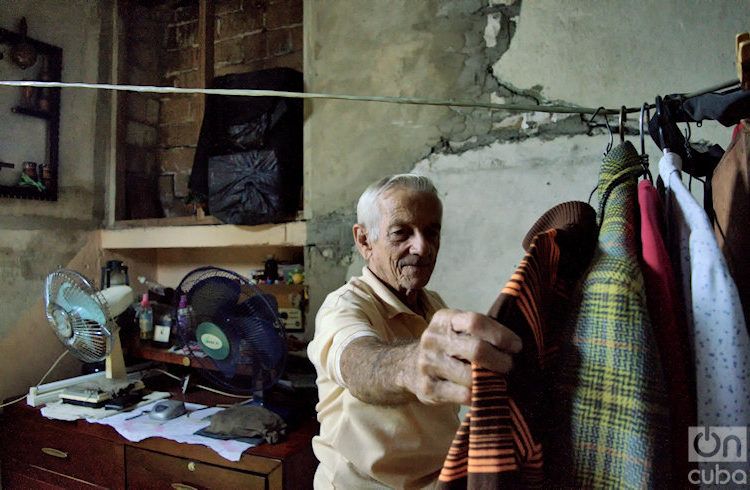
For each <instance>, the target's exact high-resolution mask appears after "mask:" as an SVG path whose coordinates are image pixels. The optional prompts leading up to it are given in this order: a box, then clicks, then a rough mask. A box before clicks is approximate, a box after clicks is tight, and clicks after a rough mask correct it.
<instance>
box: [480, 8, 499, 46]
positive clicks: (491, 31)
mask: <svg viewBox="0 0 750 490" xmlns="http://www.w3.org/2000/svg"><path fill="white" fill-rule="evenodd" d="M501 20H502V14H489V15H487V26H486V27H485V28H484V43H485V45H486V46H487V47H488V48H494V47H495V46H497V35H498V33H499V32H500V21H501Z"/></svg>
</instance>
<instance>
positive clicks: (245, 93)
mask: <svg viewBox="0 0 750 490" xmlns="http://www.w3.org/2000/svg"><path fill="white" fill-rule="evenodd" d="M739 83H740V82H739V80H738V79H735V80H731V81H728V82H724V83H720V84H717V85H714V86H711V87H708V88H705V89H702V90H698V91H696V92H691V93H686V94H683V95H684V97H685V98H691V97H696V96H698V95H703V94H707V93H710V92H716V91H719V90H723V89H727V88H730V87H733V86H736V85H738V84H739ZM0 86H11V87H42V88H44V87H48V88H85V89H98V90H116V91H125V92H145V93H162V94H164V93H170V94H206V95H233V96H242V97H272V96H276V97H288V98H297V99H333V100H352V101H366V102H384V103H390V104H413V105H430V106H447V107H473V108H484V109H492V110H505V111H518V112H547V113H554V114H602V115H613V114H614V115H616V114H620V115H623V114H629V113H635V112H640V111H641V109H642V107H624V106H623V107H622V108H620V109H607V108H604V107H598V108H592V107H577V106H573V105H541V104H496V103H491V102H476V101H470V100H454V99H437V98H425V97H391V96H376V95H347V94H328V93H315V92H285V91H280V90H249V89H211V88H180V87H158V86H148V85H117V84H104V83H76V82H37V81H27V80H2V81H0ZM643 107H646V108H648V109H652V108H654V104H644V106H643Z"/></svg>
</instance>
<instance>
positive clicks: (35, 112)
mask: <svg viewBox="0 0 750 490" xmlns="http://www.w3.org/2000/svg"><path fill="white" fill-rule="evenodd" d="M11 112H13V113H14V114H23V115H24V116H31V117H38V118H39V119H45V120H50V119H52V118H53V117H54V116H55V114H53V113H51V112H50V111H43V110H40V109H34V108H33V107H23V106H20V105H17V106H15V107H13V108H11Z"/></svg>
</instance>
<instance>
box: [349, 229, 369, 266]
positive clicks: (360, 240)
mask: <svg viewBox="0 0 750 490" xmlns="http://www.w3.org/2000/svg"><path fill="white" fill-rule="evenodd" d="M352 234H353V235H354V243H355V244H356V245H357V250H359V254H360V255H361V256H362V258H364V259H365V261H367V260H370V255H372V244H371V243H370V238H369V237H368V236H367V229H366V228H365V227H364V226H362V225H360V224H355V225H354V226H353V227H352Z"/></svg>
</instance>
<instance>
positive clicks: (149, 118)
mask: <svg viewBox="0 0 750 490" xmlns="http://www.w3.org/2000/svg"><path fill="white" fill-rule="evenodd" d="M159 107H160V104H159V100H158V99H157V98H156V97H153V96H152V97H149V98H148V99H147V100H146V122H147V123H148V124H150V125H152V126H154V125H156V124H158V123H159Z"/></svg>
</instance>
